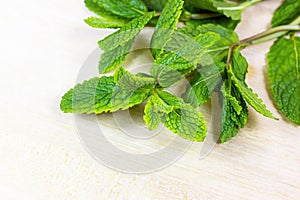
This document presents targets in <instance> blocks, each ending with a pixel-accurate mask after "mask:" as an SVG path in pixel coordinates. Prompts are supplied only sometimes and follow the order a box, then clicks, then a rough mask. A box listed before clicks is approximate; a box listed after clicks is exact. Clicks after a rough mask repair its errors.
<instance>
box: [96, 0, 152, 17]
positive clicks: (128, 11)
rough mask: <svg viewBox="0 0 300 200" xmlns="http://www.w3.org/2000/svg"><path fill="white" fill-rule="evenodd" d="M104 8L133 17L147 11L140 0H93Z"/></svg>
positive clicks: (123, 15) (122, 15) (116, 13)
mask: <svg viewBox="0 0 300 200" xmlns="http://www.w3.org/2000/svg"><path fill="white" fill-rule="evenodd" d="M94 1H96V2H97V3H98V4H100V5H102V6H103V7H104V8H105V9H106V10H109V11H111V12H112V13H114V14H115V15H118V16H121V17H124V18H135V17H139V16H141V15H143V14H144V13H145V12H147V7H146V6H145V4H144V3H143V2H142V1H141V0H130V1H128V0H94Z"/></svg>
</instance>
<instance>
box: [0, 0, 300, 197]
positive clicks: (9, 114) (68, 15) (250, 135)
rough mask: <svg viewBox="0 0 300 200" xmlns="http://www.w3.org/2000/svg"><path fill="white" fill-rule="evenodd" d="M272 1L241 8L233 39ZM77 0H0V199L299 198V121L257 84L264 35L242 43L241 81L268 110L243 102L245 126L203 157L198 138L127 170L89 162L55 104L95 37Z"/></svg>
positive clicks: (258, 20) (265, 15)
mask: <svg viewBox="0 0 300 200" xmlns="http://www.w3.org/2000/svg"><path fill="white" fill-rule="evenodd" d="M279 3H280V1H276V0H267V1H264V2H263V3H260V4H257V5H256V6H254V7H252V8H250V9H248V10H247V11H246V12H245V14H244V18H243V23H242V24H241V25H240V26H239V27H238V33H239V35H240V37H241V38H244V37H247V36H250V35H252V34H254V33H257V32H260V31H263V30H264V29H266V28H267V27H268V26H269V25H268V23H269V21H270V19H271V14H272V12H273V11H274V9H275V8H276V7H277V6H278V5H279ZM89 15H91V13H89V12H88V11H87V10H86V9H85V8H84V5H83V0H64V1H58V0H53V1H47V0H39V1H37V0H27V1H5V2H1V7H0V26H1V31H0V36H1V37H0V55H1V56H0V61H1V67H0V92H1V95H0V199H174V200H176V199H299V198H300V156H299V155H300V144H299V142H300V128H299V127H296V126H295V125H293V124H291V123H289V122H287V121H285V120H284V119H282V117H281V116H280V114H279V113H278V112H277V111H276V109H275V107H274V105H273V104H272V102H271V97H270V95H269V91H268V89H267V88H266V85H265V82H266V81H267V80H266V76H265V68H266V66H265V54H266V53H267V51H268V48H269V46H270V45H271V43H267V44H261V45H257V46H253V47H250V48H248V49H246V50H245V51H243V54H244V55H245V56H246V57H247V58H248V60H249V64H250V72H249V75H248V77H247V78H248V79H247V80H248V83H249V85H250V86H251V87H253V89H254V91H255V92H257V93H258V94H259V95H260V96H261V97H262V98H263V99H264V101H265V103H266V104H267V105H268V108H270V109H271V111H273V112H274V114H275V115H276V116H278V117H279V118H280V119H281V120H280V121H273V120H270V119H266V118H264V117H262V116H260V115H258V114H257V113H255V112H253V110H250V120H249V123H248V125H247V127H246V128H245V129H243V130H242V131H241V132H240V133H239V135H238V136H237V137H236V138H234V139H233V140H231V141H230V142H228V143H226V144H223V145H217V146H216V147H215V148H214V150H213V151H212V153H211V154H210V155H209V156H208V157H206V158H205V159H203V160H199V159H198V155H199V145H200V144H194V145H193V146H192V147H191V148H190V149H189V151H188V152H187V153H186V154H185V155H184V156H183V157H182V158H181V159H180V160H179V161H177V162H176V163H175V164H173V165H172V166H170V167H168V168H166V169H164V170H161V171H158V172H155V173H151V174H147V175H128V174H122V173H119V172H116V171H113V170H111V169H108V168H106V167H104V166H102V165H101V164H99V163H98V162H96V161H95V160H94V159H93V158H92V157H91V156H90V155H89V154H88V153H87V152H86V151H85V149H84V147H83V146H82V145H81V143H80V140H79V138H78V136H77V134H76V130H75V126H74V123H73V117H72V115H65V114H63V113H61V112H60V110H59V101H60V97H61V96H62V95H63V94H64V92H65V91H67V90H68V89H69V88H70V87H72V86H73V84H74V81H75V79H76V76H77V74H78V71H79V69H80V67H81V65H82V63H83V62H84V61H85V59H86V58H87V56H88V55H89V53H90V52H91V51H93V50H94V49H95V48H96V42H97V40H99V39H100V38H103V37H104V36H105V35H107V34H108V33H110V32H111V31H108V30H105V31H104V30H102V31H99V30H94V29H91V28H89V27H87V26H86V25H85V24H84V22H83V19H84V18H85V17H87V16H89Z"/></svg>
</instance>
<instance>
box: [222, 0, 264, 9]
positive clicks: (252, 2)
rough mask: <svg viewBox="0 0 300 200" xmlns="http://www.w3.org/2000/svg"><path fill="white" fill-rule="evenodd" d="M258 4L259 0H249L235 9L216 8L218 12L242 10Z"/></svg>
mask: <svg viewBox="0 0 300 200" xmlns="http://www.w3.org/2000/svg"><path fill="white" fill-rule="evenodd" d="M258 2H261V0H251V1H248V2H245V3H242V4H240V5H238V6H235V7H218V10H244V9H246V8H248V7H250V6H252V5H254V4H256V3H258Z"/></svg>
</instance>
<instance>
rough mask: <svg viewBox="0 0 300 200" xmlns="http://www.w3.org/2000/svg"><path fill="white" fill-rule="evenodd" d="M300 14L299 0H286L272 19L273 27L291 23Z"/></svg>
mask: <svg viewBox="0 0 300 200" xmlns="http://www.w3.org/2000/svg"><path fill="white" fill-rule="evenodd" d="M299 15H300V1H299V0H285V1H284V2H283V3H282V5H281V6H280V7H279V8H278V9H277V10H276V11H275V13H274V16H273V19H272V27H275V26H280V25H284V24H289V23H290V22H292V21H293V20H295V19H296V18H297V17H299Z"/></svg>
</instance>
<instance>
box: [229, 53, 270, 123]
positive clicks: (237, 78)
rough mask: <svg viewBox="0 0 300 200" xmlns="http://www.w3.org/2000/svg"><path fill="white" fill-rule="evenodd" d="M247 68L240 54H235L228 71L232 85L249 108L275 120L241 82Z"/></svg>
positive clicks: (259, 100)
mask: <svg viewBox="0 0 300 200" xmlns="http://www.w3.org/2000/svg"><path fill="white" fill-rule="evenodd" d="M234 57H235V56H234ZM238 58H239V59H238ZM247 68H248V63H247V61H246V60H245V59H243V57H242V55H241V54H237V55H236V58H235V59H233V60H232V62H231V67H230V69H229V70H228V73H229V76H230V77H231V80H232V82H233V83H234V85H235V87H236V88H237V90H238V91H239V92H240V93H241V95H242V97H243V98H244V99H245V100H246V101H247V103H248V104H249V105H250V106H251V107H253V108H254V109H255V110H256V111H257V112H259V113H260V114H262V115H264V116H265V117H269V118H271V119H276V118H275V117H274V116H273V114H272V113H271V112H270V111H269V110H268V109H267V107H266V105H265V104H263V102H262V100H261V99H260V98H259V97H258V95H257V94H255V93H253V91H252V89H250V88H249V87H248V85H247V84H246V82H245V81H244V80H243V79H244V76H245V71H247ZM233 70H235V71H237V72H235V71H233Z"/></svg>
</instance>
